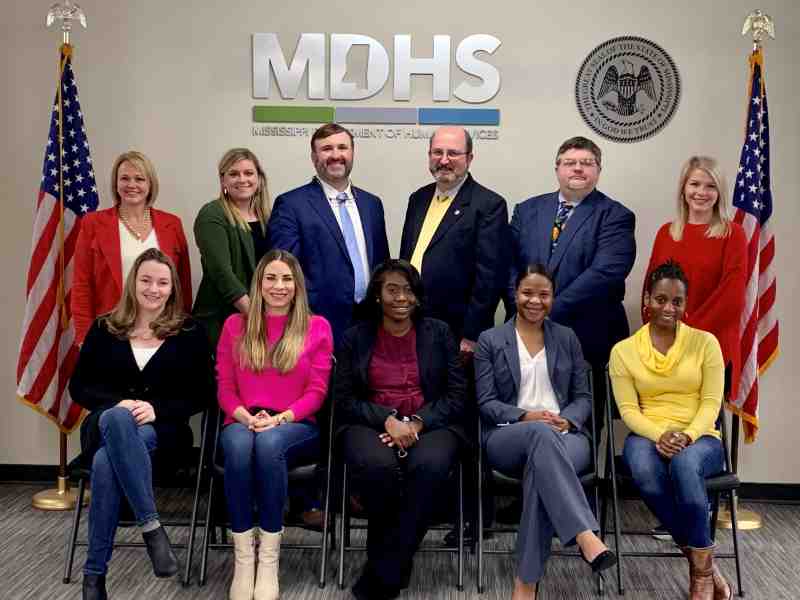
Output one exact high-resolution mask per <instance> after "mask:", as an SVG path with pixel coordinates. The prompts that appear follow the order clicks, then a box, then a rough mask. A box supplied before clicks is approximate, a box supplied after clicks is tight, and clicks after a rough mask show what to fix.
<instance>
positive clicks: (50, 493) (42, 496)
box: [31, 0, 89, 510]
mask: <svg viewBox="0 0 800 600" xmlns="http://www.w3.org/2000/svg"><path fill="white" fill-rule="evenodd" d="M56 21H61V48H60V50H59V57H58V81H59V86H58V109H59V110H58V129H59V160H61V158H62V157H63V152H61V146H62V145H63V143H64V135H63V127H64V123H63V122H62V118H63V114H64V111H63V106H62V104H61V92H62V90H61V78H62V76H63V72H64V63H65V61H66V59H67V57H68V56H70V54H71V53H72V46H71V45H70V43H69V37H70V36H69V34H70V32H71V31H72V21H78V22H79V23H80V24H81V26H82V27H83V28H84V29H86V15H85V14H84V12H83V10H82V9H81V7H80V6H78V5H77V4H75V3H73V2H71V1H70V0H65V1H64V3H63V4H54V5H53V6H52V7H51V8H50V10H49V11H48V13H47V18H46V21H45V25H46V26H47V27H48V28H49V27H50V26H51V25H53V24H54V23H55V22H56ZM60 171H61V178H62V180H63V176H64V175H63V170H61V169H60ZM63 190H64V185H63V181H61V182H60V185H59V192H60V194H61V196H62V197H61V209H60V210H61V215H60V219H59V261H58V267H59V270H60V277H59V283H58V299H57V302H58V306H59V318H60V319H62V320H65V319H67V313H66V290H65V289H64V277H65V274H66V265H65V264H64V198H63V195H64V191H63ZM58 448H59V451H58V476H57V479H56V481H57V487H56V488H55V489H49V490H44V491H42V492H39V493H37V494H34V496H33V499H32V500H31V504H33V507H34V508H38V509H40V510H72V509H73V508H75V503H76V501H77V497H76V495H75V492H74V491H73V490H70V488H69V478H68V477H67V434H66V433H65V432H64V431H59V434H58ZM88 501H89V494H88V493H87V494H86V495H85V496H84V504H86V503H88Z"/></svg>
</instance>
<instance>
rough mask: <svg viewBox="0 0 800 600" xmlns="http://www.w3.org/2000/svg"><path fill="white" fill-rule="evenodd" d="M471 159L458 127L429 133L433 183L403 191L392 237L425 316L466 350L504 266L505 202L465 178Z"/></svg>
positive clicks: (490, 315)
mask: <svg viewBox="0 0 800 600" xmlns="http://www.w3.org/2000/svg"><path fill="white" fill-rule="evenodd" d="M472 159H473V153H472V138H471V137H470V135H469V133H468V132H467V131H466V130H465V129H463V128H461V127H440V128H439V129H437V130H436V131H435V132H434V134H433V136H431V139H430V144H429V147H428V168H429V170H430V172H431V175H433V178H434V179H435V182H434V183H432V184H429V185H426V186H424V187H421V188H420V189H418V190H417V191H416V192H414V193H413V194H411V197H410V198H409V200H408V209H407V211H406V218H405V223H404V225H403V237H402V240H401V242H400V258H402V259H405V260H407V261H409V262H411V264H412V265H414V266H415V267H416V268H417V270H418V271H419V272H420V274H421V275H422V281H423V284H424V286H425V295H426V307H425V308H426V314H427V316H429V317H433V318H436V319H441V320H442V321H444V322H446V323H447V324H448V325H450V328H451V329H452V330H453V334H454V335H455V336H456V339H457V340H459V342H460V350H461V352H462V353H470V354H471V353H472V352H473V350H474V348H475V343H476V342H477V340H478V335H480V333H481V332H482V331H484V330H486V329H489V328H491V327H493V326H494V313H495V309H496V308H497V303H498V301H499V299H500V294H501V291H502V290H503V287H504V285H505V281H506V279H507V268H508V266H507V265H508V260H507V256H506V250H505V249H506V248H507V246H508V236H507V232H508V208H507V206H506V201H505V200H504V199H503V197H502V196H500V195H499V194H497V193H495V192H493V191H492V190H490V189H488V188H485V187H483V186H482V185H480V184H479V183H478V182H477V181H475V180H474V179H473V178H472V175H470V174H469V167H470V165H471V164H472Z"/></svg>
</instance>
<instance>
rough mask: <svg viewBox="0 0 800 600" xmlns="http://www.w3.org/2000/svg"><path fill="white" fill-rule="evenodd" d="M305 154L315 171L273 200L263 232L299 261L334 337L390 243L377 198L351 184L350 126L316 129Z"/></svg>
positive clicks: (310, 298)
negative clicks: (273, 204) (292, 188)
mask: <svg viewBox="0 0 800 600" xmlns="http://www.w3.org/2000/svg"><path fill="white" fill-rule="evenodd" d="M311 161H312V162H313V163H314V168H315V169H316V171H317V176H316V177H314V178H313V179H312V180H311V182H309V183H307V184H306V185H303V186H301V187H299V188H296V189H294V190H291V191H289V192H286V193H284V194H281V195H280V196H278V197H277V198H276V199H275V206H274V208H273V209H272V215H271V216H270V220H269V238H270V243H271V244H272V246H273V247H274V248H281V249H283V250H288V251H289V252H291V253H292V254H294V255H295V256H296V257H297V259H298V260H299V261H300V265H301V266H302V268H303V274H304V275H305V278H306V287H307V288H308V301H309V304H310V305H311V310H312V311H314V312H315V313H317V314H319V315H322V316H323V317H325V318H326V319H327V320H328V321H329V322H330V324H331V328H332V329H333V337H334V341H335V342H336V343H337V344H338V343H339V341H340V340H341V338H342V334H343V333H344V331H345V330H346V329H347V328H348V327H349V326H350V324H351V323H352V321H353V316H354V310H355V307H356V305H357V304H358V303H359V302H361V300H363V298H364V294H365V292H366V289H367V284H368V283H369V277H370V273H371V272H372V270H373V269H374V268H375V267H376V266H377V265H379V264H380V263H382V262H383V261H385V260H386V259H387V258H389V242H388V241H387V238H386V225H385V222H384V216H383V205H382V204H381V200H380V198H378V197H377V196H374V195H373V194H370V193H369V192H367V191H364V190H362V189H360V188H357V187H355V186H353V185H351V183H350V172H351V171H352V169H353V136H352V134H351V133H350V131H348V130H347V129H345V128H344V127H342V126H341V125H338V124H336V123H328V124H326V125H323V126H322V127H320V128H319V129H317V130H316V131H315V132H314V135H313V136H312V137H311Z"/></svg>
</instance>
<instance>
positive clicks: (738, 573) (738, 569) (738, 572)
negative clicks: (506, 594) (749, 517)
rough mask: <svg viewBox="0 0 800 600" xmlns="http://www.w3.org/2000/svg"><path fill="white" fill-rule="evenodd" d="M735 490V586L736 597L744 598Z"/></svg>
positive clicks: (733, 527) (732, 523)
mask: <svg viewBox="0 0 800 600" xmlns="http://www.w3.org/2000/svg"><path fill="white" fill-rule="evenodd" d="M736 502H737V498H736V490H731V531H732V532H733V557H734V560H735V561H736V585H737V586H738V588H739V592H738V596H739V597H740V598H742V597H744V588H743V587H742V565H741V562H740V560H739V525H738V523H737V518H738V517H737V516H736V509H737V507H736Z"/></svg>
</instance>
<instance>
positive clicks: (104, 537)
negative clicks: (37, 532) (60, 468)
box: [83, 407, 158, 575]
mask: <svg viewBox="0 0 800 600" xmlns="http://www.w3.org/2000/svg"><path fill="white" fill-rule="evenodd" d="M99 426H100V434H101V437H102V439H103V441H102V445H101V447H100V449H99V450H98V451H97V452H96V453H95V455H94V460H93V462H92V501H91V504H90V506H89V551H88V553H87V555H86V564H85V565H84V567H83V572H84V573H85V574H86V575H105V573H106V571H107V570H108V561H109V560H110V559H111V552H112V550H113V545H114V534H115V533H116V531H117V523H118V522H119V509H120V503H121V502H122V497H123V495H124V496H125V498H126V499H127V501H128V504H130V506H131V508H132V509H133V514H134V516H135V517H136V523H137V524H138V525H139V526H142V525H145V524H147V523H148V522H150V521H153V520H154V519H158V513H157V512H156V503H155V499H154V497H153V469H152V465H151V463H150V453H151V452H153V450H155V449H156V432H155V429H153V426H152V425H141V426H139V425H137V424H136V420H135V419H134V418H133V415H132V414H131V411H129V410H128V409H127V408H121V407H114V408H109V409H108V410H106V411H104V412H103V414H102V415H101V416H100V422H99Z"/></svg>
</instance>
